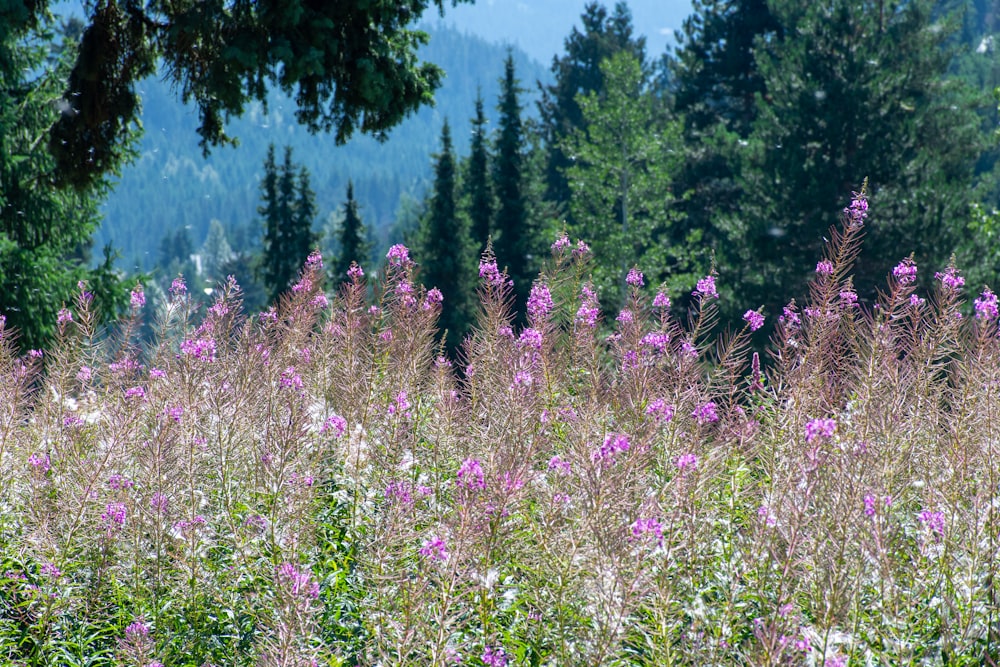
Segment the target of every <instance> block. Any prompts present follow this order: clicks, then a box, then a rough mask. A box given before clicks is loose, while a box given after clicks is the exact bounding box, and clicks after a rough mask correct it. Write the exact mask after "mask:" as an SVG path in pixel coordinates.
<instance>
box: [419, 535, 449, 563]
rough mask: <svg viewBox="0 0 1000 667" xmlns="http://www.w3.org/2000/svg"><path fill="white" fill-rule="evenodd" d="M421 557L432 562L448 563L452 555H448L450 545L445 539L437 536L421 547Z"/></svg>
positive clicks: (428, 539)
mask: <svg viewBox="0 0 1000 667" xmlns="http://www.w3.org/2000/svg"><path fill="white" fill-rule="evenodd" d="M419 553H420V555H421V556H423V557H424V558H427V559H429V560H432V561H439V562H442V563H443V562H446V561H447V560H448V558H449V557H450V555H451V554H449V553H448V545H447V544H446V543H445V541H444V539H442V538H441V537H439V536H437V535H432V536H431V537H429V538H427V539H426V540H424V542H423V544H422V545H421V546H420V551H419Z"/></svg>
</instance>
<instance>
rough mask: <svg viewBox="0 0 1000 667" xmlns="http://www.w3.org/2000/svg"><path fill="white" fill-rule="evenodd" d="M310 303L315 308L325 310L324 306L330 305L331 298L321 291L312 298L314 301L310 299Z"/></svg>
mask: <svg viewBox="0 0 1000 667" xmlns="http://www.w3.org/2000/svg"><path fill="white" fill-rule="evenodd" d="M309 303H310V304H311V305H312V307H313V308H318V309H319V310H323V309H324V308H326V307H327V306H329V305H330V300H329V299H328V298H326V295H325V294H323V293H322V292H320V293H319V294H317V295H316V296H314V297H313V298H312V301H310V302H309Z"/></svg>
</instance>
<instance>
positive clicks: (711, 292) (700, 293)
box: [694, 276, 719, 299]
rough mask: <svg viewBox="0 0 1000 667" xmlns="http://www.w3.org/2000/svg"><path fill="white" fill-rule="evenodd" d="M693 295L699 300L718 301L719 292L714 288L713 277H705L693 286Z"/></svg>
mask: <svg viewBox="0 0 1000 667" xmlns="http://www.w3.org/2000/svg"><path fill="white" fill-rule="evenodd" d="M694 295H695V296H696V297H698V298H701V299H708V298H712V299H718V298H719V292H718V290H717V289H716V287H715V276H705V277H704V278H702V279H701V280H699V281H698V284H697V285H696V286H695V289H694Z"/></svg>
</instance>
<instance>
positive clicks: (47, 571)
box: [42, 563, 62, 579]
mask: <svg viewBox="0 0 1000 667" xmlns="http://www.w3.org/2000/svg"><path fill="white" fill-rule="evenodd" d="M42 575H43V576H46V577H48V578H49V579H58V578H59V577H61V576H62V571H61V570H60V569H59V568H58V567H56V566H55V565H54V564H53V563H45V564H44V565H42Z"/></svg>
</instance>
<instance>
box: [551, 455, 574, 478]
mask: <svg viewBox="0 0 1000 667" xmlns="http://www.w3.org/2000/svg"><path fill="white" fill-rule="evenodd" d="M549 470H555V471H557V472H558V473H559V474H560V475H568V474H569V473H570V470H571V466H570V462H569V461H563V460H562V459H561V458H559V457H558V456H553V457H552V458H551V459H549Z"/></svg>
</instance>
